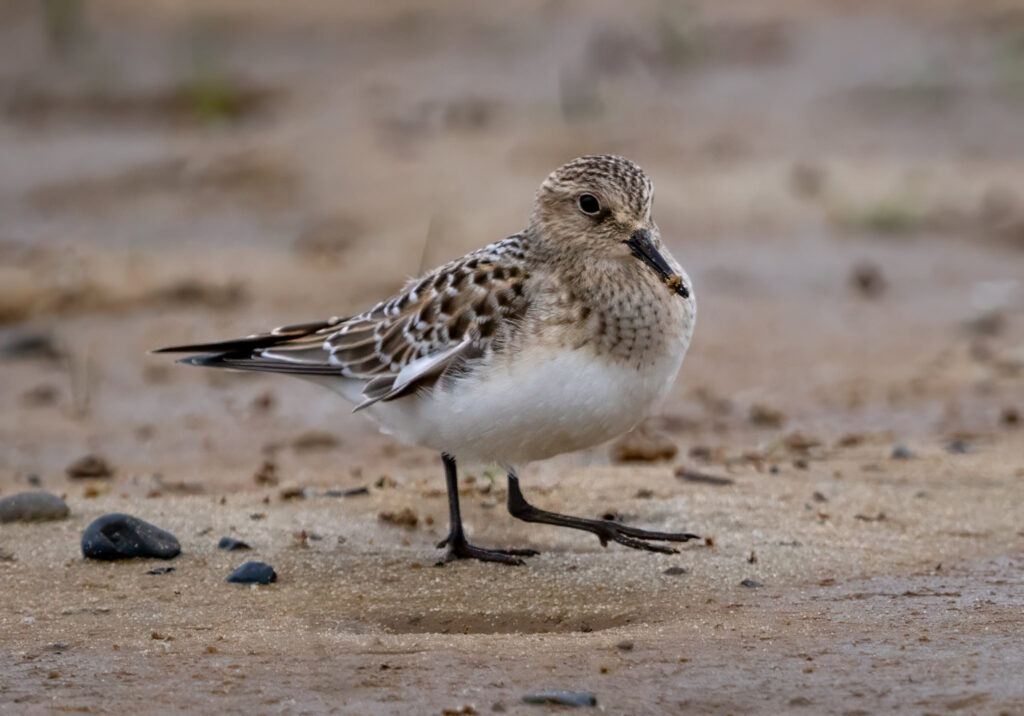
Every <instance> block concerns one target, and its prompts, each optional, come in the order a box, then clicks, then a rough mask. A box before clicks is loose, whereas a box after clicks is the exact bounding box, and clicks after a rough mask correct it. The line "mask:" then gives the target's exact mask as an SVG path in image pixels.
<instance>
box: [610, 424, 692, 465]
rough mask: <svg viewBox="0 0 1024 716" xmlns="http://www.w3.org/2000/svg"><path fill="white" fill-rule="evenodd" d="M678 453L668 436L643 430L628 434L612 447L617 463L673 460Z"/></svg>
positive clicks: (613, 458) (613, 457) (612, 455)
mask: <svg viewBox="0 0 1024 716" xmlns="http://www.w3.org/2000/svg"><path fill="white" fill-rule="evenodd" d="M677 452H679V448H678V447H676V444H675V442H674V441H673V440H672V438H670V437H669V436H668V435H666V434H664V433H661V432H658V431H655V430H645V429H643V428H640V429H638V430H634V431H633V432H631V433H628V434H627V435H626V436H625V437H623V438H622V439H620V440H619V441H617V442H616V443H615V444H613V445H612V447H611V457H612V460H614V461H615V462H656V461H658V460H671V459H672V458H674V457H675V456H676V453H677Z"/></svg>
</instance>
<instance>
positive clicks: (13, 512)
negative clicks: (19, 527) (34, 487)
mask: <svg viewBox="0 0 1024 716" xmlns="http://www.w3.org/2000/svg"><path fill="white" fill-rule="evenodd" d="M69 512H70V510H69V509H68V506H67V504H66V503H65V502H64V500H62V499H60V498H59V497H57V496H56V495H51V494H50V493H49V492H22V493H19V494H17V495H11V496H10V497H5V498H4V499H2V500H0V522H45V521H47V520H62V519H64V518H65V517H67V516H68V513H69Z"/></svg>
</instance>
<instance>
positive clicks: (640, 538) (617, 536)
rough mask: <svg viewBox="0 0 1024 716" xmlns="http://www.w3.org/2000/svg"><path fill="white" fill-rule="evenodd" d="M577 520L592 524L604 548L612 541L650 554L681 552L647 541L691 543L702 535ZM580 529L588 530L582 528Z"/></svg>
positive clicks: (604, 521) (610, 522)
mask: <svg viewBox="0 0 1024 716" xmlns="http://www.w3.org/2000/svg"><path fill="white" fill-rule="evenodd" d="M577 519H580V521H581V522H586V523H590V524H591V525H592V526H593V529H592V530H590V531H592V532H593V533H594V534H595V535H597V538H598V539H599V540H601V546H602V547H607V546H608V542H609V540H610V541H612V542H618V543H619V544H621V545H624V546H626V547H630V548H632V549H644V550H647V551H648V552H662V553H664V554H676V553H677V552H678V551H679V550H677V549H674V548H673V547H667V546H665V545H662V544H651V543H650V542H648V541H647V540H653V541H655V542H689V541H690V540H692V539H700V535H695V534H693V533H692V532H654V531H652V530H642V529H640V528H638V527H629V526H628V525H621V524H619V523H618V522H612V521H611V520H583V519H581V518H577ZM567 526H573V525H567ZM578 529H587V528H586V527H582V526H580V527H578Z"/></svg>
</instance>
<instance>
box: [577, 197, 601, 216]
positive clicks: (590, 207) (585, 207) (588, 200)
mask: <svg viewBox="0 0 1024 716" xmlns="http://www.w3.org/2000/svg"><path fill="white" fill-rule="evenodd" d="M579 203H580V211H582V212H583V213H584V214H596V213H597V212H599V211H601V203H600V202H599V201H598V200H597V197H595V196H594V195H593V194H580V198H579Z"/></svg>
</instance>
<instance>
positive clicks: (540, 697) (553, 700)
mask: <svg viewBox="0 0 1024 716" xmlns="http://www.w3.org/2000/svg"><path fill="white" fill-rule="evenodd" d="M523 703H525V704H540V705H547V706H573V707H577V708H578V707H581V706H597V695H596V694H593V693H591V692H589V691H563V690H562V689H552V690H550V691H535V692H534V693H532V694H526V695H525V696H523Z"/></svg>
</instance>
